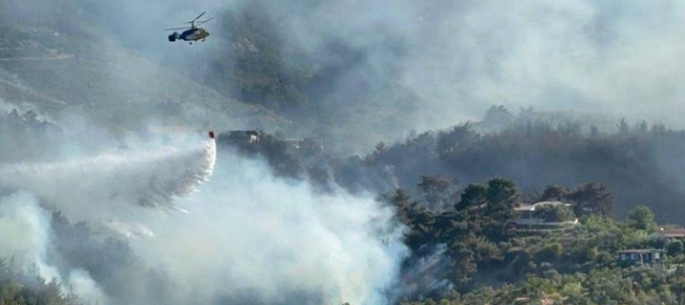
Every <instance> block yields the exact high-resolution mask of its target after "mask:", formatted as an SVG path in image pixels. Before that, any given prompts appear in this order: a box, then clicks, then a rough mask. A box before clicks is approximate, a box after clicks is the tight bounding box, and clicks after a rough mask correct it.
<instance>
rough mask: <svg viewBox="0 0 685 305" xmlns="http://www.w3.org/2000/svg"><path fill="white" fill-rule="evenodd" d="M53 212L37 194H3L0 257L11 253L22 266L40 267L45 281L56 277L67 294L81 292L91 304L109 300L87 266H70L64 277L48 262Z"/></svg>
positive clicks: (81, 295) (37, 268)
mask: <svg viewBox="0 0 685 305" xmlns="http://www.w3.org/2000/svg"><path fill="white" fill-rule="evenodd" d="M50 219H51V218H50V214H49V212H48V211H46V210H44V209H43V208H41V207H40V206H39V205H38V203H37V200H36V198H35V196H34V195H32V194H31V193H28V192H24V191H20V192H17V193H15V194H12V195H10V196H7V197H5V198H0V236H1V237H2V242H1V243H0V257H2V258H6V257H11V258H12V262H13V263H15V264H17V267H19V268H21V269H25V270H27V269H33V268H35V269H36V270H37V273H38V274H37V275H38V276H40V277H41V278H42V279H43V280H45V281H46V282H49V281H52V280H57V281H58V282H60V283H61V289H62V292H63V293H65V294H68V293H75V294H78V295H79V297H80V299H81V300H83V301H87V302H89V303H91V304H95V303H99V304H108V301H107V297H106V296H105V295H104V293H102V290H101V289H100V287H99V285H98V284H97V283H96V282H95V281H93V279H92V278H91V277H90V275H89V274H88V272H87V271H85V270H79V269H76V270H71V271H70V272H69V273H68V274H67V275H66V277H63V276H62V275H61V274H60V272H59V268H58V267H57V266H53V265H51V264H49V263H48V260H47V249H48V247H49V246H50V243H51V242H52V240H51V230H50V224H51V221H50Z"/></svg>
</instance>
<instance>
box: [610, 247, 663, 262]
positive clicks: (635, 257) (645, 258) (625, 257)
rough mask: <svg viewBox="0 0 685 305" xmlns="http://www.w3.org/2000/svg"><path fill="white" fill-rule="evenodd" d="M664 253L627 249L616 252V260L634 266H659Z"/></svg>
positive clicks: (656, 250)
mask: <svg viewBox="0 0 685 305" xmlns="http://www.w3.org/2000/svg"><path fill="white" fill-rule="evenodd" d="M664 253H665V251H664V250H662V249H628V250H623V251H618V260H619V261H621V262H625V263H634V264H635V263H636V264H661V263H662V259H663V258H664V256H665V255H664Z"/></svg>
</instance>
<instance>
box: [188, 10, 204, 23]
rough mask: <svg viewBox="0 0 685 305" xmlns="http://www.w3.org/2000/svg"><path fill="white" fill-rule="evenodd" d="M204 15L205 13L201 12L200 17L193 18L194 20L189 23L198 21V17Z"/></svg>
mask: <svg viewBox="0 0 685 305" xmlns="http://www.w3.org/2000/svg"><path fill="white" fill-rule="evenodd" d="M205 13H206V12H202V14H200V16H197V17H195V19H193V21H191V22H195V21H197V20H198V19H200V17H202V16H203V15H204V14H205Z"/></svg>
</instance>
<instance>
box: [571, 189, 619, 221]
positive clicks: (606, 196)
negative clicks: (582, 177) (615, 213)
mask: <svg viewBox="0 0 685 305" xmlns="http://www.w3.org/2000/svg"><path fill="white" fill-rule="evenodd" d="M569 198H570V199H571V200H572V201H573V202H575V206H574V209H573V211H574V212H575V213H576V215H577V216H578V217H580V216H584V215H587V214H594V213H596V214H600V215H604V216H607V215H609V213H611V210H612V209H613V206H614V200H613V198H612V196H611V193H610V192H609V190H608V189H607V188H606V186H605V185H604V184H602V183H597V182H590V183H586V184H583V185H581V186H579V187H578V188H576V189H575V190H573V192H571V194H570V195H569Z"/></svg>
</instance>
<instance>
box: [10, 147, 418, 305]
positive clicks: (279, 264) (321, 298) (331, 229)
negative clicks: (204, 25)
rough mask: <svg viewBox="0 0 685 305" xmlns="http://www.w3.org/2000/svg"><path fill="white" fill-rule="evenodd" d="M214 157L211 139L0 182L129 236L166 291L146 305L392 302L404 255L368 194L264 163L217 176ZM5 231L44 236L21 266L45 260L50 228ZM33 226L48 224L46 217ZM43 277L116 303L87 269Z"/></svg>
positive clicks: (21, 172)
mask: <svg viewBox="0 0 685 305" xmlns="http://www.w3.org/2000/svg"><path fill="white" fill-rule="evenodd" d="M215 160H216V146H215V143H214V142H213V141H211V143H207V142H206V141H199V142H198V141H195V142H192V141H191V142H190V144H187V145H186V146H185V147H176V146H167V147H165V148H164V149H161V150H154V151H146V152H140V151H138V150H128V151H126V152H120V153H116V154H100V155H97V156H94V157H89V158H85V159H82V160H81V159H79V160H71V161H68V162H56V163H50V164H14V165H11V166H5V167H3V168H2V170H0V185H2V186H9V187H11V188H15V189H25V190H29V191H31V192H33V193H35V194H36V195H37V196H38V197H40V198H41V199H43V201H44V202H45V203H46V205H47V206H48V207H50V208H51V209H54V210H59V211H60V212H62V213H63V214H64V215H65V216H67V217H68V218H69V219H70V220H71V221H72V222H74V221H81V220H85V221H87V222H88V223H90V224H95V226H91V227H93V228H107V229H108V230H109V231H110V232H115V233H117V234H118V235H119V236H122V237H127V239H126V240H127V241H128V243H129V244H130V245H131V247H132V250H133V254H134V255H135V256H136V257H137V258H138V259H140V261H141V262H142V264H143V265H144V266H147V267H148V268H150V270H157V271H159V272H160V273H161V274H164V275H165V280H166V281H168V282H169V283H170V284H169V285H172V286H173V287H174V289H168V290H164V293H162V294H161V295H159V296H156V297H158V298H159V299H157V300H153V303H154V302H160V303H162V302H167V303H168V302H169V300H173V303H174V304H190V303H198V302H199V303H204V304H207V303H218V304H231V303H234V302H248V303H251V304H285V303H289V302H295V303H300V304H340V303H343V302H350V303H352V304H387V303H388V302H389V300H390V298H391V296H389V295H388V294H389V291H390V289H391V288H392V287H393V285H394V284H395V282H394V280H395V279H396V277H397V274H398V272H399V265H400V262H401V260H402V259H403V258H404V257H405V256H406V255H407V250H406V248H405V246H404V245H402V244H401V242H399V240H400V239H401V238H400V237H401V232H402V227H401V226H400V225H399V224H398V223H396V222H395V221H394V213H393V211H392V209H390V208H388V207H382V206H380V205H379V203H378V202H376V201H375V200H374V199H373V198H372V196H371V195H369V196H363V197H356V196H352V195H350V194H348V193H346V192H344V191H342V190H337V191H336V192H334V193H331V194H320V193H316V192H315V191H314V190H313V189H312V187H311V186H310V185H308V184H307V183H305V182H299V181H286V180H280V179H277V178H275V177H274V176H273V175H272V173H271V172H270V169H269V168H268V166H267V165H266V163H265V162H263V161H261V160H243V159H240V158H238V157H236V156H234V155H230V154H225V155H222V159H221V161H220V162H218V166H217V168H216V169H215V168H214V164H215ZM210 175H211V176H212V180H211V181H209V182H207V183H204V184H201V186H200V187H199V188H198V190H199V191H200V192H193V190H194V189H195V188H196V187H198V185H199V184H200V182H203V181H207V180H208V179H207V178H208V177H209V176H210ZM20 201H22V202H24V201H27V200H23V199H22V200H20ZM34 201H35V200H34ZM3 206H4V205H3ZM3 206H0V207H3ZM150 206H152V207H161V208H165V209H167V210H173V211H182V212H183V213H178V212H171V213H160V209H159V208H149V207H150ZM36 207H37V206H36ZM37 208H38V207H37ZM38 209H39V208H38ZM39 210H40V209H39ZM41 211H42V210H41ZM15 218H16V217H15ZM2 223H4V225H5V226H6V230H13V231H15V232H21V233H20V234H21V235H18V236H16V237H15V239H16V240H18V241H24V240H27V239H28V240H32V239H35V238H39V239H41V246H39V247H34V248H28V249H29V250H33V251H37V252H35V253H33V252H30V253H28V254H26V253H24V254H21V256H22V257H36V255H38V257H40V255H44V254H41V253H43V252H40V251H38V250H40V249H44V247H45V246H44V245H45V244H46V243H49V240H48V239H46V238H44V237H43V235H41V234H49V233H50V232H49V230H48V229H41V230H27V229H25V228H24V227H27V226H28V227H30V224H31V222H29V224H22V223H5V222H0V224H2ZM32 223H33V224H34V226H39V227H40V228H49V224H50V222H49V218H47V217H44V218H42V219H40V220H36V221H33V222H32ZM388 240H394V241H396V242H388ZM35 249H37V250H35ZM14 252H16V251H14ZM27 255H28V256H27ZM51 268H52V267H49V266H47V265H46V267H45V268H43V269H42V270H41V275H42V277H43V278H46V279H47V278H57V279H59V280H60V281H61V282H62V284H63V285H64V287H65V288H64V289H65V291H71V292H75V293H77V294H78V295H79V296H81V298H82V299H84V300H90V301H93V300H102V301H101V303H105V302H110V303H112V304H118V303H117V302H118V301H114V300H115V299H117V298H116V297H117V296H116V295H114V293H115V292H112V290H108V289H101V288H100V286H101V285H105V284H104V283H102V282H101V283H98V282H96V281H94V280H93V278H91V277H90V276H89V275H88V272H87V270H84V269H75V270H71V271H69V272H68V273H66V274H65V273H64V272H62V276H61V277H60V276H59V274H58V272H57V271H56V270H58V269H54V268H52V269H51ZM51 270H52V271H51ZM113 278H114V277H113ZM97 279H99V280H100V279H101V278H99V277H98V278H97ZM108 281H109V280H108ZM125 286H126V285H122V287H125ZM118 289H120V288H118ZM116 293H117V294H125V293H126V291H117V292H116ZM147 298H149V297H147ZM138 301H139V302H142V303H148V302H150V300H149V299H145V300H138Z"/></svg>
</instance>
